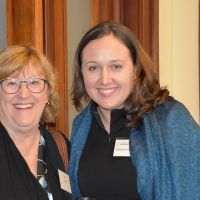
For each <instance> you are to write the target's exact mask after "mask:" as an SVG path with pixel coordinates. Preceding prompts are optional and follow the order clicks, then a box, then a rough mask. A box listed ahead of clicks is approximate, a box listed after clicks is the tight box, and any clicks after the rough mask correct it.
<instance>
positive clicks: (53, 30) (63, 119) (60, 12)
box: [44, 0, 68, 136]
mask: <svg viewBox="0 0 200 200" xmlns="http://www.w3.org/2000/svg"><path fill="white" fill-rule="evenodd" d="M44 21H45V25H44V26H45V28H44V30H45V32H44V34H45V43H44V52H45V54H46V55H47V57H48V58H49V60H50V61H51V63H52V64H53V65H54V66H55V68H56V70H57V72H58V85H59V94H60V101H61V113H60V115H59V119H58V120H57V122H56V128H57V129H58V130H60V131H62V132H63V133H66V136H68V72H67V30H66V26H67V22H66V0H45V1H44Z"/></svg>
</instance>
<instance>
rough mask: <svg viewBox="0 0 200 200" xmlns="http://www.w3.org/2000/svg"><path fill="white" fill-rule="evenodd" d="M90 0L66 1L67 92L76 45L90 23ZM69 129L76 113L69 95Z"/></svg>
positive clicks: (70, 80)
mask: <svg viewBox="0 0 200 200" xmlns="http://www.w3.org/2000/svg"><path fill="white" fill-rule="evenodd" d="M91 5H92V3H91V0H84V1H83V0H68V1H67V35H68V38H67V40H68V41H67V44H68V47H67V48H68V49H67V51H68V80H69V93H70V88H71V82H72V70H73V59H74V54H75V50H76V47H77V45H78V42H79V41H80V39H81V37H82V36H83V34H84V33H85V32H86V31H87V30H88V29H89V27H90V23H91ZM68 106H69V131H71V125H72V120H73V118H74V116H75V115H76V114H77V113H76V111H75V109H74V106H73V105H72V103H71V100H70V97H69V104H68Z"/></svg>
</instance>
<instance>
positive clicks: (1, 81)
mask: <svg viewBox="0 0 200 200" xmlns="http://www.w3.org/2000/svg"><path fill="white" fill-rule="evenodd" d="M6 80H14V81H16V82H17V83H18V86H19V88H18V90H17V91H16V92H6V91H5V90H4V88H3V86H2V85H3V82H4V81H6ZM32 80H42V81H44V88H43V89H42V90H41V91H40V92H32V91H31V90H30V88H29V82H30V81H32ZM22 83H25V85H26V88H27V89H28V90H29V91H30V92H31V93H34V94H38V93H41V92H43V91H44V89H45V84H47V85H48V84H49V82H48V80H46V79H43V78H32V79H28V80H21V81H19V80H17V79H14V78H6V79H2V80H0V85H1V89H2V90H3V92H5V93H6V94H16V93H17V92H18V91H19V90H20V88H21V85H22Z"/></svg>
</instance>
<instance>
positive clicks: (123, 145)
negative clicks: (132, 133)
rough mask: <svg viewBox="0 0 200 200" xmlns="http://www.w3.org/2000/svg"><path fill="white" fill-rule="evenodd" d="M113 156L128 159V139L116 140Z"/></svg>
mask: <svg viewBox="0 0 200 200" xmlns="http://www.w3.org/2000/svg"><path fill="white" fill-rule="evenodd" d="M113 156H114V157H115V156H118V157H130V151H129V139H116V141H115V148H114V152H113Z"/></svg>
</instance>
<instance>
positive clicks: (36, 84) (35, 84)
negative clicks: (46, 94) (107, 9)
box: [27, 78, 45, 93]
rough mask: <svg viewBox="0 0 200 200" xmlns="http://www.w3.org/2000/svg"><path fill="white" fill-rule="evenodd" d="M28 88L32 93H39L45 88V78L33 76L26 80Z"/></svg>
mask: <svg viewBox="0 0 200 200" xmlns="http://www.w3.org/2000/svg"><path fill="white" fill-rule="evenodd" d="M27 85H28V89H29V90H30V91H31V92H33V93H40V92H42V91H43V90H44V88H45V80H43V79H39V78H35V79H31V80H28V81H27Z"/></svg>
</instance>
